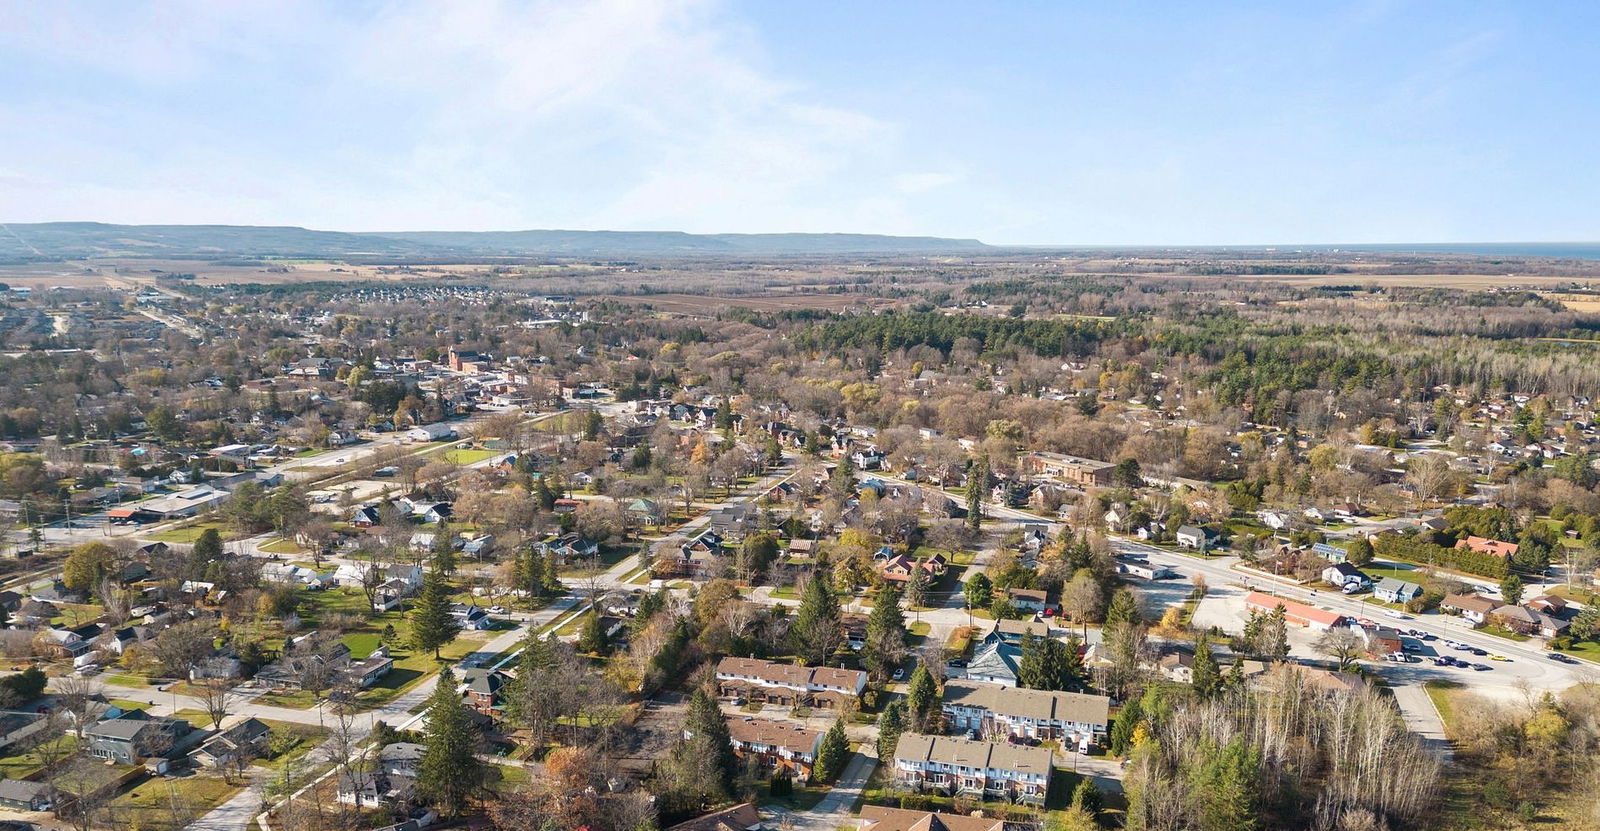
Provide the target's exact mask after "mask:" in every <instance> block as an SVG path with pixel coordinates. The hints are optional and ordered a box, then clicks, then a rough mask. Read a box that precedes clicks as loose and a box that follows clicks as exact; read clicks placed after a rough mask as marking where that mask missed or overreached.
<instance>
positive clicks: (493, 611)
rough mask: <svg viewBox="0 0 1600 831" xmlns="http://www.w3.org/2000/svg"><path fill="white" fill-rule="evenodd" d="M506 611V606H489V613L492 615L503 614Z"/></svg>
mask: <svg viewBox="0 0 1600 831" xmlns="http://www.w3.org/2000/svg"><path fill="white" fill-rule="evenodd" d="M505 613H506V607H504V606H490V607H489V614H492V615H503V614H505Z"/></svg>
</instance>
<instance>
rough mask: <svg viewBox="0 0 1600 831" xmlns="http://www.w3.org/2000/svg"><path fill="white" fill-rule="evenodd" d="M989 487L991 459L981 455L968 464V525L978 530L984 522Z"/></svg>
mask: <svg viewBox="0 0 1600 831" xmlns="http://www.w3.org/2000/svg"><path fill="white" fill-rule="evenodd" d="M988 489H989V460H988V458H986V457H979V458H977V459H974V460H973V461H971V462H969V463H968V464H967V527H968V528H971V529H972V530H974V531H976V530H978V528H979V527H980V526H981V525H982V523H983V497H984V492H985V491H987V490H988Z"/></svg>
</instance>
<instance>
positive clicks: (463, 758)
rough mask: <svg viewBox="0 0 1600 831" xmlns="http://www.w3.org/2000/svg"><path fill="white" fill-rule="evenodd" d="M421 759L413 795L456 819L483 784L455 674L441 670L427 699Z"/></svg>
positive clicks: (475, 737) (476, 738) (474, 731)
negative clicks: (415, 794)
mask: <svg viewBox="0 0 1600 831" xmlns="http://www.w3.org/2000/svg"><path fill="white" fill-rule="evenodd" d="M424 724H425V726H424V728H423V741H422V748H423V749H422V759H421V760H420V761H419V762H418V763H417V793H418V794H420V795H422V797H423V798H425V799H427V800H428V802H429V803H430V804H432V805H433V806H434V807H436V808H438V809H439V813H441V814H444V815H445V816H458V815H460V814H461V813H462V811H463V810H465V809H466V807H467V800H468V799H470V798H471V797H472V796H473V795H474V794H476V793H477V792H478V790H479V788H480V787H482V784H483V780H484V777H483V774H484V768H483V762H481V761H479V759H478V745H479V744H480V739H479V735H478V730H477V728H476V727H474V726H473V725H472V717H471V716H469V715H468V714H467V710H466V708H465V707H463V706H462V705H461V698H460V697H459V695H458V693H457V692H456V677H455V673H453V672H451V671H450V668H449V667H448V666H447V667H444V668H443V669H441V670H440V671H439V680H438V683H437V684H436V685H435V686H434V688H433V694H432V695H430V696H429V697H428V714H427V716H426V720H425V722H424Z"/></svg>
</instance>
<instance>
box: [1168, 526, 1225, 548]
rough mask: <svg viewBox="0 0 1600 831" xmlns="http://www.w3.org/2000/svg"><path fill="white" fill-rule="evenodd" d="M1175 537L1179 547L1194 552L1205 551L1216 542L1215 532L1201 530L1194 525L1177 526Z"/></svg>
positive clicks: (1206, 529) (1207, 529)
mask: <svg viewBox="0 0 1600 831" xmlns="http://www.w3.org/2000/svg"><path fill="white" fill-rule="evenodd" d="M1176 536H1177V540H1178V545H1179V547H1182V548H1189V549H1193V550H1195V551H1205V550H1207V549H1209V548H1211V546H1212V545H1213V544H1214V543H1215V542H1216V540H1217V532H1215V531H1213V530H1211V529H1209V528H1201V527H1199V526H1196V525H1180V526H1178V533H1177V535H1176Z"/></svg>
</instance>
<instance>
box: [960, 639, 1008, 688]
mask: <svg viewBox="0 0 1600 831" xmlns="http://www.w3.org/2000/svg"><path fill="white" fill-rule="evenodd" d="M1021 663H1022V647H1020V646H1018V645H1017V644H1014V643H1009V642H1006V641H1001V640H995V641H985V642H984V644H983V646H981V647H979V648H978V651H977V653H976V654H974V655H973V656H972V660H970V661H968V662H967V666H966V669H965V670H964V671H963V672H962V673H961V675H962V677H964V678H968V679H970V680H973V681H983V682H985V683H989V684H999V685H1001V686H1005V687H1015V686H1017V673H1018V671H1019V668H1020V666H1021ZM951 674H952V675H954V674H955V672H954V671H952V672H951Z"/></svg>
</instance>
